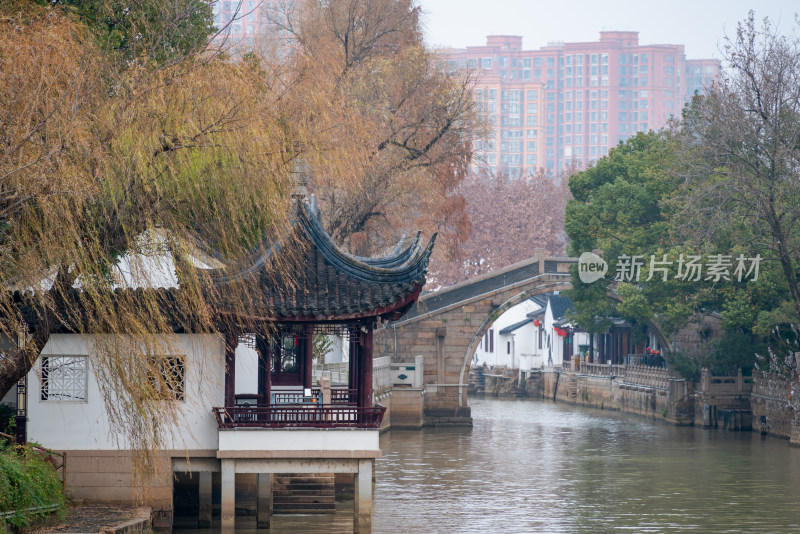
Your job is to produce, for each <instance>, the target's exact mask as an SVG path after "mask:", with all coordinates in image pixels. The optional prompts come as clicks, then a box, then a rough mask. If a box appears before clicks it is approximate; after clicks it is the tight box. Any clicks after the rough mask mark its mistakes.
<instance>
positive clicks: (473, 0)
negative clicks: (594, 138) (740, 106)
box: [418, 0, 800, 59]
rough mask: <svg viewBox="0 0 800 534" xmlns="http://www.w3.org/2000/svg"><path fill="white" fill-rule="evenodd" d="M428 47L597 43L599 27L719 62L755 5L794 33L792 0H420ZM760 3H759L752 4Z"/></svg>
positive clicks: (796, 8)
mask: <svg viewBox="0 0 800 534" xmlns="http://www.w3.org/2000/svg"><path fill="white" fill-rule="evenodd" d="M418 1H419V5H420V6H421V7H422V10H423V13H424V14H425V15H424V19H423V20H424V24H425V28H426V34H427V36H428V44H429V45H430V46H433V47H435V48H445V47H455V48H463V47H466V46H475V45H483V44H486V36H487V35H522V36H523V39H522V47H523V49H525V50H530V49H537V48H539V47H541V46H544V45H546V44H547V43H548V42H550V41H564V42H573V41H596V40H598V39H599V37H600V33H599V32H600V31H601V30H629V31H638V32H639V44H683V45H686V57H687V58H689V59H705V58H709V57H713V58H718V59H721V58H722V55H721V53H720V51H719V50H720V48H721V43H722V38H723V37H724V36H725V35H728V36H731V37H733V36H735V34H736V24H737V22H738V21H740V20H743V19H744V18H746V17H747V12H748V11H749V10H750V9H753V10H754V11H755V13H756V18H757V19H761V18H763V17H769V18H770V20H771V21H772V22H774V23H775V24H777V25H778V27H779V28H780V31H781V33H784V34H790V33H793V32H794V34H795V35H796V34H797V32H798V26H797V24H796V22H795V13H797V12H800V2H797V1H796V0H758V2H756V1H755V0H724V1H722V0H663V1H660V2H655V1H652V0H638V1H635V0H516V1H515V0H418ZM756 6H757V7H756Z"/></svg>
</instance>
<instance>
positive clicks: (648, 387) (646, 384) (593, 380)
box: [526, 366, 691, 424]
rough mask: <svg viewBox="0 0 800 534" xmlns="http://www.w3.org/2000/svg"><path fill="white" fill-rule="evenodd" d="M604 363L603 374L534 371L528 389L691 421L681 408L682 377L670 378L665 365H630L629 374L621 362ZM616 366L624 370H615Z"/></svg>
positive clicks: (606, 407) (561, 398)
mask: <svg viewBox="0 0 800 534" xmlns="http://www.w3.org/2000/svg"><path fill="white" fill-rule="evenodd" d="M603 367H606V368H609V369H608V370H607V372H604V373H602V374H601V373H600V372H599V371H596V372H595V374H585V373H582V372H580V370H578V371H558V370H551V371H544V372H541V373H535V374H533V375H531V376H530V377H529V378H528V379H527V380H526V391H527V393H528V395H530V396H534V397H536V396H538V397H542V398H546V399H550V400H554V401H560V402H568V403H570V404H577V405H579V406H588V407H591V408H599V409H602V410H619V411H623V412H627V413H633V414H637V415H642V416H645V417H652V418H658V419H664V420H667V421H669V422H673V423H678V424H691V420H688V421H687V418H686V417H685V413H684V412H685V410H682V409H680V401H683V400H684V398H685V397H686V396H687V395H688V391H687V388H686V387H685V383H684V382H683V381H682V380H680V381H676V380H674V379H670V378H669V376H668V375H667V372H666V370H665V369H654V368H641V369H639V368H637V367H638V366H637V367H633V368H631V367H632V366H629V367H628V374H627V376H626V375H625V372H624V369H623V368H622V367H621V366H603ZM613 367H619V369H618V370H619V371H622V372H620V373H619V374H614V373H613V371H615V369H612V368H613Z"/></svg>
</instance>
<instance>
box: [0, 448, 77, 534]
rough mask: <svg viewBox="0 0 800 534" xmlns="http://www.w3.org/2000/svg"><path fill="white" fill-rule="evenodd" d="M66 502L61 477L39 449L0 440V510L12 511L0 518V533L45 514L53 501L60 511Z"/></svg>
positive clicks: (21, 525) (25, 524) (49, 510)
mask: <svg viewBox="0 0 800 534" xmlns="http://www.w3.org/2000/svg"><path fill="white" fill-rule="evenodd" d="M66 504H67V500H66V497H65V495H64V493H63V491H62V486H61V480H59V478H58V474H57V473H56V470H55V468H54V467H53V465H52V464H51V463H50V462H48V461H47V459H46V458H45V457H44V456H42V454H41V453H39V452H37V451H35V450H34V449H33V448H32V447H31V446H29V445H17V444H15V443H12V442H10V441H9V440H0V514H1V515H5V513H7V512H11V511H15V513H14V514H12V515H11V516H10V517H7V518H5V520H3V519H1V518H0V533H2V532H5V531H6V530H7V527H8V526H10V527H13V528H21V527H25V526H28V525H30V523H31V521H33V520H35V519H37V518H39V517H44V516H47V515H49V514H50V513H52V511H51V507H52V506H53V505H56V506H57V507H58V512H59V513H61V512H63V511H64V510H65V508H66Z"/></svg>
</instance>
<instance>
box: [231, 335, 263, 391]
mask: <svg viewBox="0 0 800 534" xmlns="http://www.w3.org/2000/svg"><path fill="white" fill-rule="evenodd" d="M235 376H236V380H235V382H236V384H235V386H234V388H235V389H234V391H235V393H237V394H239V393H258V353H257V352H256V351H255V349H252V348H250V347H248V346H247V345H245V344H244V343H239V345H238V346H237V347H236V375H235Z"/></svg>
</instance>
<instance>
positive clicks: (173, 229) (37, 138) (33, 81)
mask: <svg viewBox="0 0 800 534" xmlns="http://www.w3.org/2000/svg"><path fill="white" fill-rule="evenodd" d="M144 4H146V2H145V3H144ZM156 4H157V3H156ZM135 5H139V4H135ZM153 5H155V4H153ZM71 7H74V6H71ZM103 8H104V6H103V5H100V7H98V9H101V10H102V9H103ZM74 11H75V10H73V9H63V8H61V7H60V6H50V7H47V6H39V5H36V4H33V3H29V2H21V1H20V2H11V3H8V2H6V3H3V4H2V6H0V287H2V288H3V291H1V292H0V338H2V339H5V340H6V341H10V343H6V346H7V347H8V348H7V350H6V351H5V352H4V353H3V354H2V359H0V396H2V395H4V394H5V393H6V392H7V391H8V390H9V389H10V388H11V387H12V386H13V385H14V384H15V383H16V382H17V381H18V379H19V378H21V377H23V376H25V375H26V374H27V373H28V372H29V371H30V370H31V369H32V368H33V364H34V362H35V360H36V359H37V357H38V355H39V353H40V352H41V350H42V348H43V347H44V345H45V344H46V343H47V341H48V339H49V336H50V334H51V333H52V332H74V333H79V334H84V335H87V336H90V337H87V338H86V339H87V340H91V343H92V351H91V354H92V356H91V357H92V368H93V370H94V372H95V374H96V375H97V376H98V379H99V382H100V387H101V391H102V393H103V395H104V397H105V399H104V400H105V401H106V402H105V404H106V406H107V407H108V410H109V414H108V416H109V421H110V423H111V429H112V430H113V431H114V433H115V435H116V437H117V438H118V440H119V442H120V443H121V444H124V445H125V446H126V447H127V448H131V449H133V450H135V451H138V456H137V458H138V460H137V461H136V462H134V465H135V466H136V472H137V474H139V475H148V474H149V473H152V471H153V466H154V463H153V462H154V461H155V458H156V455H154V454H153V451H157V450H159V449H164V448H170V447H169V446H170V445H171V444H172V443H173V441H174V440H173V438H174V437H175V436H172V435H171V431H172V430H173V429H175V428H176V425H174V424H173V423H174V422H175V421H176V419H177V417H178V416H179V415H180V413H179V412H180V410H181V409H183V408H182V405H181V403H174V402H173V403H167V402H164V395H163V392H164V391H168V390H169V389H170V388H171V386H172V384H171V383H170V381H171V380H173V379H174V377H171V376H170V373H167V372H164V370H163V362H162V361H159V358H158V357H157V356H158V355H163V354H168V353H175V352H176V351H177V350H178V347H177V343H178V341H177V336H175V335H174V333H175V332H191V333H195V332H200V333H202V332H221V331H226V330H230V331H237V332H240V331H242V330H244V331H245V332H246V331H255V330H254V329H255V328H256V325H248V324H247V322H246V319H242V318H247V317H249V316H252V315H254V313H255V311H256V310H261V313H259V315H263V303H261V302H259V301H258V299H257V295H256V296H254V295H253V292H252V287H251V285H250V283H249V282H250V281H248V280H247V279H244V278H243V279H230V280H226V282H225V284H224V285H220V283H219V280H218V279H217V278H219V277H217V278H214V277H209V276H207V275H206V274H204V273H205V272H206V271H204V269H202V268H199V267H206V266H208V265H204V264H211V266H213V267H217V268H218V269H219V270H222V271H225V270H228V271H235V270H237V269H239V268H240V266H241V265H242V262H246V261H249V260H252V258H253V255H257V254H258V253H259V252H258V251H259V248H260V247H262V243H265V242H274V241H275V240H280V239H284V238H289V237H290V236H286V235H285V234H286V229H287V228H288V225H287V221H288V218H289V217H290V215H291V210H290V206H289V202H290V197H289V195H288V194H287V192H288V191H289V190H290V188H291V187H293V183H292V178H291V174H292V173H291V170H292V169H293V167H294V165H295V160H296V159H297V157H298V156H299V155H301V154H302V152H303V151H304V150H306V151H308V150H313V148H308V147H311V146H312V141H313V139H312V138H310V136H308V135H306V134H305V133H304V132H302V130H301V127H302V122H301V121H295V120H294V119H295V117H293V116H292V112H293V110H292V109H291V108H289V109H288V110H287V109H286V108H284V107H283V106H282V105H281V102H280V97H279V95H277V96H276V93H275V91H274V90H273V86H272V80H273V79H274V73H273V72H271V70H270V68H269V67H268V66H265V65H264V64H262V63H260V62H257V61H241V62H237V63H233V62H229V61H224V60H222V59H221V58H220V57H215V56H213V55H209V54H204V53H201V52H200V50H202V48H199V47H195V46H194V45H193V44H192V43H190V44H189V45H187V46H186V47H185V50H183V52H180V53H178V52H175V50H177V48H169V50H171V51H173V52H174V53H171V54H166V55H165V54H164V53H163V50H164V47H160V48H159V47H142V48H141V50H142V51H143V52H141V54H139V53H137V52H131V51H130V50H123V49H122V48H120V47H116V48H114V47H110V48H109V46H107V45H108V39H107V37H108V32H105V33H103V32H101V31H98V30H97V28H96V27H94V26H93V25H92V24H90V23H87V17H85V16H82V15H80V14H77V15H76V13H75V12H74ZM98 18H100V17H98ZM103 20H107V19H103ZM143 20H144V19H143ZM166 26H168V27H169V25H166ZM139 29H141V28H136V27H134V28H131V29H129V30H128V31H132V32H136V33H141V32H139ZM162 37H163V36H162ZM104 39H105V40H104ZM122 42H124V40H122V41H120V43H122ZM301 141H302V142H301ZM211 250H213V251H214V254H215V255H214V256H213V257H212V256H209V254H208V253H206V251H211ZM279 269H280V266H277V267H276V276H277V275H278V274H277V271H278V270H279ZM285 278H286V277H284V280H283V281H284V283H290V281H287V280H286V279H285ZM223 300H224V302H225V303H226V306H227V307H228V309H229V310H231V309H232V311H233V312H234V313H232V314H230V315H228V316H225V315H222V314H220V313H218V311H219V303H220V302H222V301H223ZM259 307H261V308H259ZM226 317H232V318H231V319H229V320H230V321H231V322H233V321H234V319H235V322H236V324H235V328H236V330H233V328H234V325H232V324H230V325H229V324H226V322H225V321H226ZM190 364H191V362H187V365H190Z"/></svg>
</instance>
